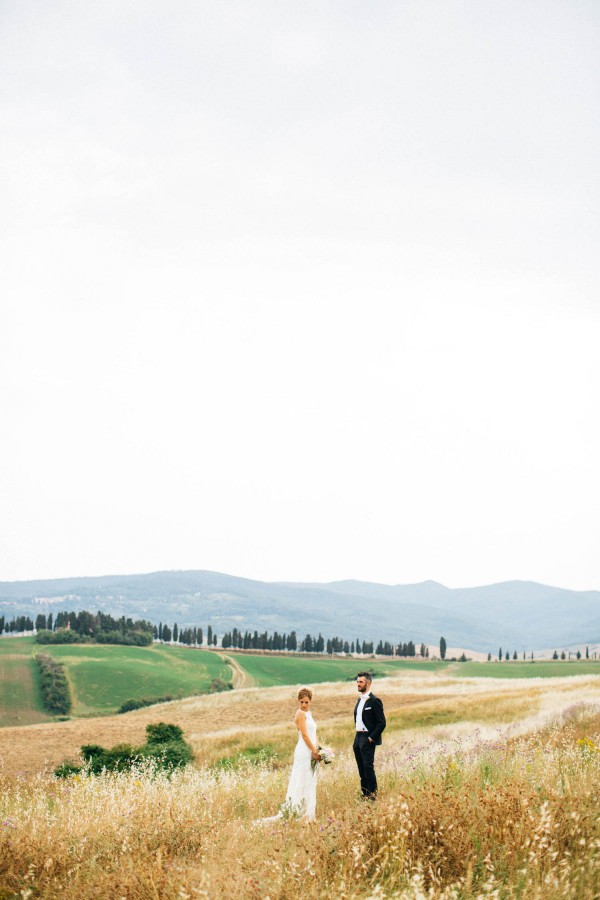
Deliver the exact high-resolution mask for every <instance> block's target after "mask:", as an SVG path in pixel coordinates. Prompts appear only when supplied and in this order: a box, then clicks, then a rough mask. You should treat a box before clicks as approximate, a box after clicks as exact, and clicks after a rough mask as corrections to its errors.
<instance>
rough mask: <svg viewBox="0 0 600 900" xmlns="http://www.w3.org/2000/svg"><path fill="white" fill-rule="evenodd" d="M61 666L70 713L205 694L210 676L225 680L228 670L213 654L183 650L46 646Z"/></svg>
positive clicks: (92, 712)
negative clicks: (68, 692) (143, 699)
mask: <svg viewBox="0 0 600 900" xmlns="http://www.w3.org/2000/svg"><path fill="white" fill-rule="evenodd" d="M52 655H53V656H54V657H55V658H56V659H59V660H60V661H61V662H63V663H64V664H65V667H66V670H67V676H68V678H69V682H70V683H71V689H72V694H73V714H74V715H76V716H89V715H100V714H102V713H106V712H113V711H114V710H115V709H118V707H119V706H120V705H121V704H122V703H123V702H124V701H125V700H130V699H137V698H140V697H164V696H165V695H166V694H168V695H170V696H173V697H186V696H189V695H190V694H201V693H205V692H206V691H208V689H209V688H210V684H211V682H212V680H213V678H221V679H223V680H224V681H229V680H230V679H231V670H230V668H229V666H227V665H226V664H225V663H224V662H223V660H222V659H221V658H220V656H218V655H217V654H216V653H212V652H209V651H208V650H190V649H188V648H185V647H167V646H164V645H162V644H156V645H154V646H152V647H118V646H99V645H97V644H92V645H87V646H80V647H77V646H75V645H73V644H71V645H68V644H64V645H62V646H61V645H57V646H54V647H52Z"/></svg>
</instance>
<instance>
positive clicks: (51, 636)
mask: <svg viewBox="0 0 600 900" xmlns="http://www.w3.org/2000/svg"><path fill="white" fill-rule="evenodd" d="M35 640H36V643H37V644H89V643H90V641H91V640H92V639H91V637H89V636H88V635H87V634H77V632H76V631H72V630H71V629H70V628H57V629H56V631H48V630H47V629H42V630H41V631H38V633H37V634H36V636H35Z"/></svg>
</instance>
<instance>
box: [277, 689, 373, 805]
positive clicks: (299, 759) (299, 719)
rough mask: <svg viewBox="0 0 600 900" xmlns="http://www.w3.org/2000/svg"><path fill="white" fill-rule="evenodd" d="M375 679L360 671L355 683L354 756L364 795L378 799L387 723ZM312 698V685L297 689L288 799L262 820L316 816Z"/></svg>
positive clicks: (316, 748) (316, 750)
mask: <svg viewBox="0 0 600 900" xmlns="http://www.w3.org/2000/svg"><path fill="white" fill-rule="evenodd" d="M372 680H373V679H372V677H371V675H370V673H369V672H359V673H358V675H357V676H356V687H357V689H358V694H359V697H358V700H357V701H356V706H355V707H354V724H355V730H356V734H355V737H354V745H353V749H354V756H355V758H356V765H357V766H358V773H359V775H360V787H361V791H362V796H363V797H364V798H365V799H368V800H375V798H376V796H377V778H376V776H375V747H377V745H378V744H381V732H382V731H383V729H384V728H385V725H386V722H385V715H384V712H383V703H382V702H381V700H380V699H379V697H376V696H375V694H373V692H372V691H371V682H372ZM311 702H312V691H311V690H310V689H309V688H302V689H301V690H300V691H298V710H297V711H296V716H295V719H294V721H295V724H296V727H297V728H298V743H297V744H296V749H295V750H294V764H293V766H292V773H291V775H290V781H289V784H288V789H287V794H286V797H285V803H284V804H283V806H282V808H281V809H280V811H279V813H278V814H277V815H276V816H271V817H270V818H268V819H262V820H261V822H273V821H276V820H277V819H280V818H283V817H284V816H286V815H294V816H300V817H302V818H303V819H305V820H307V821H310V820H312V819H314V818H315V810H316V806H317V780H318V771H319V767H318V762H319V761H320V759H321V755H320V753H319V749H320V748H319V744H318V742H317V725H316V722H315V720H314V719H313V717H312V713H311V711H310V706H311Z"/></svg>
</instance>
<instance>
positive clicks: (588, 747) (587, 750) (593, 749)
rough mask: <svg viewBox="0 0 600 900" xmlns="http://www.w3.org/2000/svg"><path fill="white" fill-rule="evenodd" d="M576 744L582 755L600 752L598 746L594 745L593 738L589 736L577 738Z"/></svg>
mask: <svg viewBox="0 0 600 900" xmlns="http://www.w3.org/2000/svg"><path fill="white" fill-rule="evenodd" d="M577 746H578V747H579V749H580V750H581V752H582V753H583V755H584V756H591V755H592V753H600V747H598V746H596V744H595V743H594V742H593V740H592V739H591V738H589V737H584V738H579V740H578V741H577Z"/></svg>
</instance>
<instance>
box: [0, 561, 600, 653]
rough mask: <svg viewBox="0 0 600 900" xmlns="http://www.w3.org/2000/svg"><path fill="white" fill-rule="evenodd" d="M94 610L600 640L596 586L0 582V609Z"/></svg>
mask: <svg viewBox="0 0 600 900" xmlns="http://www.w3.org/2000/svg"><path fill="white" fill-rule="evenodd" d="M62 609H69V610H71V609H73V610H79V609H89V610H92V611H96V610H98V609H100V610H103V611H106V612H110V613H112V614H113V615H117V616H120V615H126V616H131V617H132V618H137V617H142V618H147V619H149V620H150V621H152V622H154V623H156V624H158V623H159V621H163V622H169V623H173V622H174V621H176V622H177V623H178V624H179V626H187V625H202V626H206V625H208V624H211V625H212V627H213V629H214V630H215V631H216V632H217V633H218V634H222V633H223V632H224V631H228V630H230V629H232V628H234V627H237V628H238V629H241V630H245V629H249V630H252V631H253V630H254V629H258V630H259V631H265V630H268V631H275V630H277V631H279V632H289V631H291V630H296V631H297V632H298V633H299V634H302V635H303V634H304V633H306V632H307V631H308V632H311V633H312V634H317V633H318V632H319V631H320V632H321V633H322V634H323V635H325V636H332V635H339V636H340V637H344V638H347V639H348V640H352V639H355V638H360V639H361V640H365V639H366V640H378V639H379V638H383V639H384V640H390V641H408V640H414V641H416V642H421V641H424V642H426V643H431V644H437V642H438V641H439V638H440V635H442V634H443V635H444V637H445V638H446V640H447V642H448V644H449V645H451V646H458V647H468V648H471V649H473V650H482V651H488V650H489V651H492V652H497V650H498V647H499V646H502V647H504V648H505V649H510V650H511V651H512V650H514V649H516V650H518V651H519V652H520V651H522V650H528V649H535V648H541V647H553V646H555V647H558V648H560V647H565V646H569V645H571V644H577V643H590V644H592V643H596V642H598V641H600V591H570V590H566V589H563V588H557V587H552V586H548V585H542V584H538V583H536V582H527V581H509V582H502V583H500V584H494V585H486V586H482V587H471V588H447V587H444V585H441V584H438V583H437V582H434V581H425V582H422V583H420V584H412V585H384V584H376V583H372V582H361V581H336V582H331V583H329V584H312V583H291V582H290V583H287V582H272V583H271V582H262V581H254V580H251V579H247V578H239V577H236V576H232V575H226V574H221V573H218V572H207V571H174V572H153V573H149V574H142V575H109V576H98V577H82V578H63V579H52V580H41V581H18V582H0V615H2V614H3V615H5V616H6V617H7V618H9V619H10V618H11V617H12V616H13V615H23V614H26V615H31V616H35V615H37V613H39V612H44V613H48V612H50V611H54V612H56V611H58V610H62Z"/></svg>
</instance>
